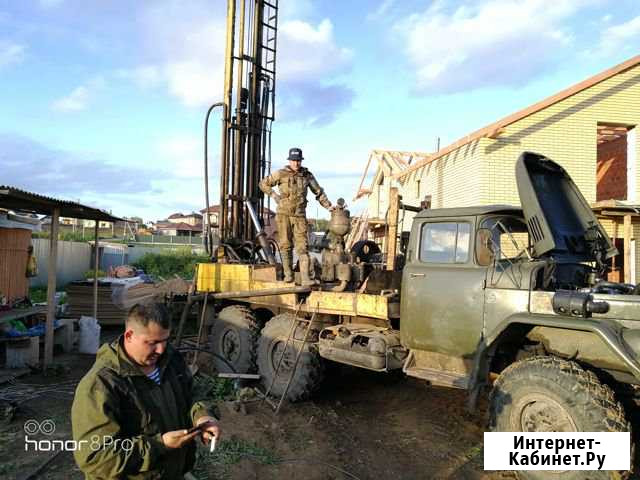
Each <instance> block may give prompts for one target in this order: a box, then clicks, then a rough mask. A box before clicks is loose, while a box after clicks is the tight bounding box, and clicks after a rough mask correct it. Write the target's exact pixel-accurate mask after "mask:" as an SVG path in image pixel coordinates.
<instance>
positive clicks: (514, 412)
mask: <svg viewBox="0 0 640 480" xmlns="http://www.w3.org/2000/svg"><path fill="white" fill-rule="evenodd" d="M489 409H490V410H489V413H490V418H489V422H490V426H491V429H492V430H493V431H496V432H575V431H577V432H630V431H631V425H630V424H629V422H628V421H627V420H626V418H625V412H624V410H623V408H622V406H621V405H620V403H618V402H617V401H616V400H615V398H614V395H613V391H612V390H611V388H609V387H608V386H607V385H603V384H602V383H600V381H599V380H598V378H597V377H596V375H595V374H594V373H593V372H590V371H586V370H584V369H582V368H581V367H580V365H578V364H577V363H576V362H572V361H568V360H562V359H559V358H555V357H548V356H544V357H533V358H528V359H525V360H521V361H519V362H515V363H513V364H511V365H510V366H509V367H507V368H506V369H505V370H504V371H503V372H502V373H501V374H500V377H498V379H497V380H496V382H495V384H494V386H493V391H492V392H491V397H490V406H489ZM632 462H633V459H632ZM517 473H518V476H519V477H520V478H523V479H531V480H538V479H545V480H549V479H563V480H584V479H608V478H624V477H625V474H626V473H628V472H611V471H608V472H607V471H589V472H586V471H577V470H576V471H571V470H566V471H562V472H560V471H558V472H556V471H541V470H538V471H533V470H531V471H519V472H517Z"/></svg>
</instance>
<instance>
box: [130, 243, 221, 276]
mask: <svg viewBox="0 0 640 480" xmlns="http://www.w3.org/2000/svg"><path fill="white" fill-rule="evenodd" d="M208 261H209V257H207V256H206V255H197V254H194V253H192V252H191V250H190V249H188V248H187V249H183V250H177V251H176V250H170V251H168V252H166V253H145V254H144V256H142V257H141V258H140V259H139V260H138V261H137V262H135V263H134V264H133V266H134V267H136V268H141V269H142V270H144V272H145V273H147V274H149V275H153V276H154V277H162V278H169V277H172V276H174V275H178V276H179V277H182V278H184V279H187V280H190V279H192V278H193V274H194V272H195V269H196V263H204V262H208Z"/></svg>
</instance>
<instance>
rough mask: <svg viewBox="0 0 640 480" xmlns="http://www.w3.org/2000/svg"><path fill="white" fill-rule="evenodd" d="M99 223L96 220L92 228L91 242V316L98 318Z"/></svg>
mask: <svg viewBox="0 0 640 480" xmlns="http://www.w3.org/2000/svg"><path fill="white" fill-rule="evenodd" d="M98 226H99V223H98V220H96V225H95V227H94V229H93V233H94V235H95V236H96V238H95V242H94V243H93V248H94V251H93V318H95V319H96V320H98V268H100V255H99V254H98V253H99V252H100V244H99V242H98V233H99V232H100V229H99V228H98Z"/></svg>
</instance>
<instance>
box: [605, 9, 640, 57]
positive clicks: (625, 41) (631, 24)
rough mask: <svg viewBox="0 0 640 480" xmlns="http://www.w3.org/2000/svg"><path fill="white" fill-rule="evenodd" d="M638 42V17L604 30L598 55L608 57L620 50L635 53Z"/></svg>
mask: <svg viewBox="0 0 640 480" xmlns="http://www.w3.org/2000/svg"><path fill="white" fill-rule="evenodd" d="M638 41H640V16H637V17H635V18H632V19H631V20H629V21H627V22H624V23H620V24H618V25H612V26H610V27H608V28H607V29H605V30H604V32H603V33H602V36H601V38H600V44H599V48H598V51H599V52H598V53H600V54H601V55H609V54H612V53H615V52H619V51H620V50H633V51H636V50H637V45H638Z"/></svg>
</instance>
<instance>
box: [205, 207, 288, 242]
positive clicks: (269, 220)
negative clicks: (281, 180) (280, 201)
mask: <svg viewBox="0 0 640 480" xmlns="http://www.w3.org/2000/svg"><path fill="white" fill-rule="evenodd" d="M200 213H201V214H202V215H203V228H204V229H205V230H206V229H207V222H210V223H211V228H212V229H213V230H214V232H215V233H216V234H217V233H218V232H217V228H218V215H219V214H220V205H211V206H209V208H203V209H202V210H200ZM262 213H263V215H262V217H261V220H262V223H263V225H262V228H264V231H265V233H266V234H267V237H269V238H275V233H276V213H275V212H274V211H272V210H270V209H268V208H266V207H265V208H264V209H263V212H262Z"/></svg>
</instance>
